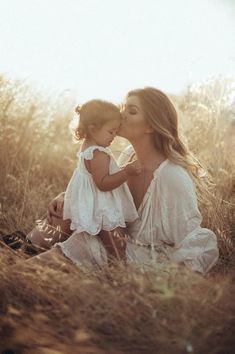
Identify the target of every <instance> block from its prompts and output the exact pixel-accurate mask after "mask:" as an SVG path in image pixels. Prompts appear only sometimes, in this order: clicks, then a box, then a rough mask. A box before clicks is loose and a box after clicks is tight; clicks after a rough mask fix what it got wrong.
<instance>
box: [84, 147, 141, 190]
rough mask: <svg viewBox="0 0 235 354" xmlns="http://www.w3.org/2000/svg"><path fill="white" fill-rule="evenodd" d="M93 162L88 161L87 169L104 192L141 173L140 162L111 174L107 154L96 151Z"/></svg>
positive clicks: (130, 164) (132, 163) (134, 162)
mask: <svg viewBox="0 0 235 354" xmlns="http://www.w3.org/2000/svg"><path fill="white" fill-rule="evenodd" d="M93 156H94V157H93V159H92V160H86V161H85V163H86V167H87V168H88V171H89V172H90V173H91V174H92V176H93V179H94V182H95V184H96V186H97V187H98V188H99V189H100V190H101V191H103V192H107V191H110V190H112V189H115V188H117V187H119V186H120V185H121V184H123V183H124V182H126V180H127V178H128V176H130V175H138V174H140V173H141V165H140V162H139V161H133V162H131V163H129V164H127V165H126V166H125V167H124V168H123V169H122V170H121V171H118V172H116V173H113V174H109V162H110V157H109V155H107V154H106V153H105V152H102V151H98V150H96V151H94V154H93Z"/></svg>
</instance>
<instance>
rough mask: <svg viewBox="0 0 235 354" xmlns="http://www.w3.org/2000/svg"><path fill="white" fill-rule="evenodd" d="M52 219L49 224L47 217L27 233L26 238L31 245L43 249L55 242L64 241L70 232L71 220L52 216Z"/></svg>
mask: <svg viewBox="0 0 235 354" xmlns="http://www.w3.org/2000/svg"><path fill="white" fill-rule="evenodd" d="M51 219H52V221H51V223H50V224H49V223H48V222H47V219H44V220H42V223H41V224H39V225H37V226H36V227H35V228H34V229H33V230H32V231H31V232H30V233H29V234H28V235H27V239H28V240H29V241H31V242H32V244H33V245H35V246H39V247H42V248H45V249H49V248H51V246H52V245H54V244H55V243H56V242H63V241H65V240H66V239H67V238H68V237H69V236H70V235H71V234H72V231H71V230H70V224H71V221H70V220H69V219H68V220H63V219H62V218H57V217H54V216H52V218H51Z"/></svg>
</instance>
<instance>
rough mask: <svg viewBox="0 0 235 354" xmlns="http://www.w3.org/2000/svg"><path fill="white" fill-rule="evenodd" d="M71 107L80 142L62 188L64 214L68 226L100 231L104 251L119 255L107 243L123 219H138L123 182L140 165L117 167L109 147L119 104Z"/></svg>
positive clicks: (122, 226)
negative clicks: (71, 170) (75, 166)
mask: <svg viewBox="0 0 235 354" xmlns="http://www.w3.org/2000/svg"><path fill="white" fill-rule="evenodd" d="M75 111H76V113H77V114H78V115H79V122H78V126H77V128H76V129H75V138H76V139H78V140H82V145H81V148H80V151H79V152H78V154H77V156H78V165H77V168H76V169H75V171H74V173H73V176H72V178H71V180H70V182H69V184H68V186H67V189H66V192H65V198H64V211H63V219H64V220H66V219H70V220H71V224H70V229H71V230H72V231H74V230H76V232H78V233H80V232H86V233H88V234H90V235H99V236H101V240H103V243H104V245H106V246H107V247H106V250H107V251H108V255H109V256H113V257H115V256H121V257H122V255H120V254H119V255H118V254H115V253H114V251H113V246H114V245H113V244H112V245H110V247H108V244H109V243H108V240H109V239H110V240H112V239H111V238H110V233H109V232H110V231H114V232H113V233H112V235H115V234H116V235H120V234H121V235H123V233H124V232H125V227H126V223H127V222H132V221H134V220H136V219H137V218H138V214H137V211H136V208H135V205H134V202H133V198H132V195H131V193H130V191H129V188H128V186H127V184H126V183H125V182H126V180H127V177H128V175H138V174H140V173H141V166H140V164H139V162H138V161H134V162H131V163H129V164H127V165H126V166H125V167H124V168H121V169H120V168H119V167H118V165H117V164H116V162H115V160H114V158H113V155H112V152H111V150H110V149H109V148H108V146H109V145H110V144H111V143H112V141H113V139H114V137H115V135H116V133H117V131H118V129H119V126H120V123H121V114H120V111H119V109H118V107H117V106H115V105H114V104H112V103H110V102H106V101H101V100H91V101H88V102H87V103H85V104H83V105H82V106H81V107H79V106H78V107H76V109H75ZM115 231H116V233H115ZM119 251H120V250H119ZM124 251H125V250H123V249H122V251H121V252H124ZM124 253H125V252H124Z"/></svg>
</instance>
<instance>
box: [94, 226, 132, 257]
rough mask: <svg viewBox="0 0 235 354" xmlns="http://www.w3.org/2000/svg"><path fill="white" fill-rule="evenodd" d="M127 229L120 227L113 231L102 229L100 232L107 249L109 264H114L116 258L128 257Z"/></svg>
mask: <svg viewBox="0 0 235 354" xmlns="http://www.w3.org/2000/svg"><path fill="white" fill-rule="evenodd" d="M125 230H126V228H122V227H118V228H116V229H115V230H112V231H105V230H102V231H101V232H100V238H101V241H102V243H103V245H104V247H105V249H106V251H107V255H108V263H109V264H112V263H113V261H115V260H116V259H119V260H125V259H126V239H125Z"/></svg>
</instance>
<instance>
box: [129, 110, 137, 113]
mask: <svg viewBox="0 0 235 354" xmlns="http://www.w3.org/2000/svg"><path fill="white" fill-rule="evenodd" d="M128 113H129V114H136V113H137V111H136V110H135V109H130V110H129V111H128Z"/></svg>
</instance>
